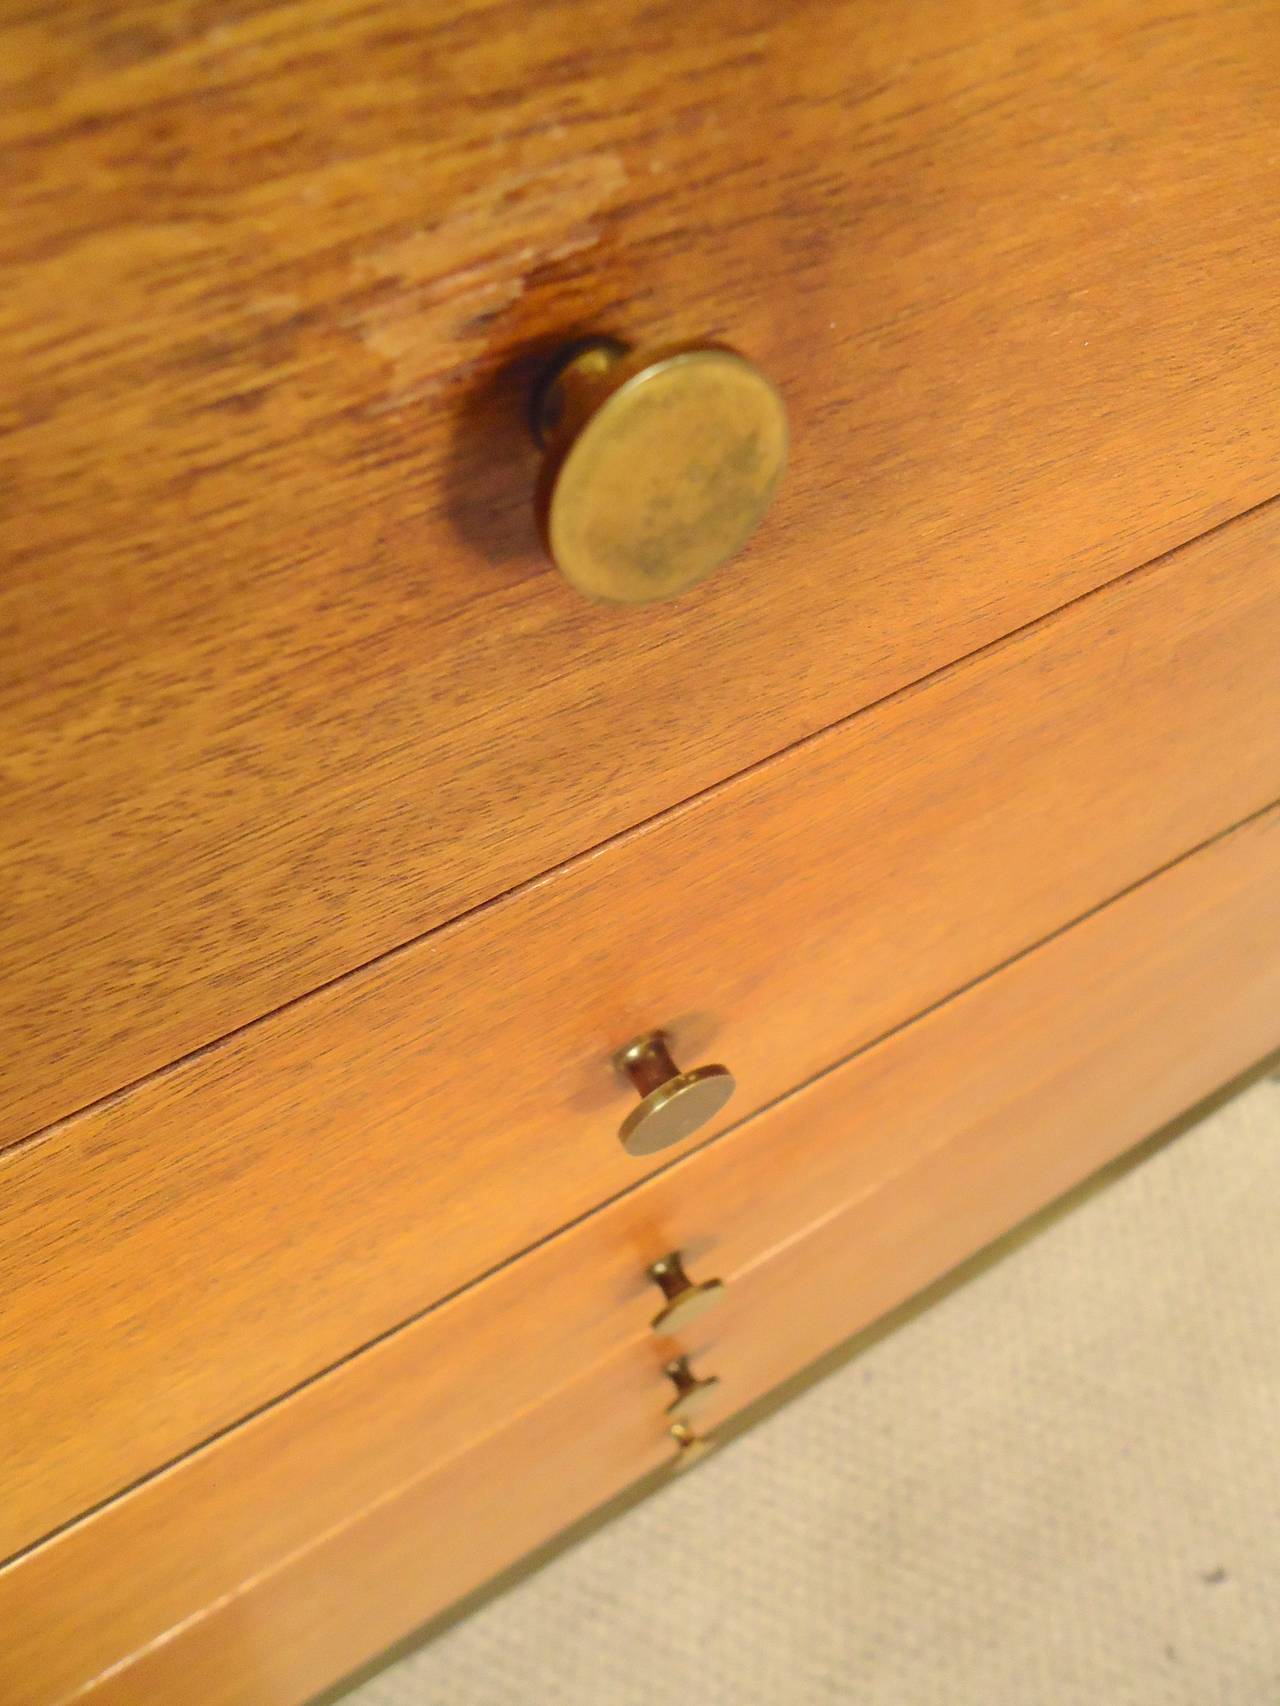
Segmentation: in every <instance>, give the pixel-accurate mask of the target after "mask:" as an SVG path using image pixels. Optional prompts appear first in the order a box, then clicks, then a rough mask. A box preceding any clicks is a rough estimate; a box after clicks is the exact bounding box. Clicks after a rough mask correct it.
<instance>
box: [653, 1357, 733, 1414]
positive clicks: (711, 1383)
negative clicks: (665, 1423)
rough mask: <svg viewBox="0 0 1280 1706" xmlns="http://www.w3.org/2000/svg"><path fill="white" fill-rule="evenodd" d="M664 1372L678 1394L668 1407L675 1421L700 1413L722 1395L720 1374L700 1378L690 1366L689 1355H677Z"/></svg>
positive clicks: (667, 1411)
mask: <svg viewBox="0 0 1280 1706" xmlns="http://www.w3.org/2000/svg"><path fill="white" fill-rule="evenodd" d="M663 1373H664V1374H666V1376H667V1378H668V1379H669V1380H670V1381H671V1382H672V1383H673V1385H674V1386H675V1389H676V1395H675V1397H674V1398H673V1399H672V1400H671V1402H670V1403H669V1404H668V1405H667V1409H666V1413H667V1415H668V1416H670V1418H671V1420H672V1421H673V1422H687V1421H688V1420H689V1418H690V1417H691V1416H697V1415H700V1414H701V1413H702V1411H703V1410H705V1409H706V1407H707V1405H708V1404H711V1403H714V1401H715V1400H716V1399H717V1398H718V1397H719V1396H720V1377H719V1375H717V1374H709V1375H707V1377H706V1378H705V1379H699V1377H698V1376H697V1375H696V1374H695V1373H694V1372H693V1370H692V1369H691V1368H690V1367H689V1359H688V1357H676V1359H675V1361H674V1362H669V1363H668V1364H667V1366H666V1368H665V1369H664V1370H663Z"/></svg>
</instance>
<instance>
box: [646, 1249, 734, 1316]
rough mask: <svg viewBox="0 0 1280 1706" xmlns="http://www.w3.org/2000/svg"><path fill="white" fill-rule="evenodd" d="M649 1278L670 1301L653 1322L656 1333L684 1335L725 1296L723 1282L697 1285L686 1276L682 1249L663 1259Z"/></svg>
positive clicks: (706, 1281) (708, 1282)
mask: <svg viewBox="0 0 1280 1706" xmlns="http://www.w3.org/2000/svg"><path fill="white" fill-rule="evenodd" d="M649 1278H650V1279H651V1280H652V1281H653V1282H654V1284H655V1285H657V1286H659V1287H661V1290H662V1295H663V1297H665V1298H666V1300H667V1301H666V1302H665V1303H664V1304H663V1306H662V1308H661V1309H660V1310H659V1311H658V1313H657V1314H656V1315H655V1316H654V1318H653V1321H652V1322H651V1323H650V1325H651V1326H652V1327H653V1330H654V1332H655V1333H679V1332H681V1331H682V1330H683V1329H684V1328H685V1327H687V1326H688V1325H689V1324H690V1322H693V1321H696V1320H697V1319H698V1317H699V1316H700V1315H703V1314H705V1313H706V1311H707V1310H708V1309H710V1308H711V1306H712V1305H713V1304H715V1303H719V1301H720V1299H721V1298H722V1297H723V1296H724V1281H723V1280H718V1279H709V1280H700V1281H699V1282H698V1283H697V1284H695V1283H694V1281H693V1280H691V1279H690V1278H689V1276H688V1274H687V1273H685V1271H684V1263H683V1262H682V1261H681V1260H680V1252H679V1251H678V1250H673V1251H672V1252H671V1254H670V1255H669V1256H661V1257H659V1259H658V1260H657V1261H656V1262H655V1263H654V1264H653V1266H652V1267H651V1268H650V1269H649Z"/></svg>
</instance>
